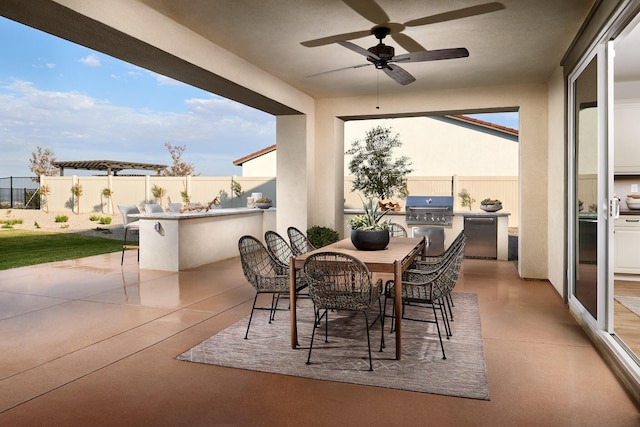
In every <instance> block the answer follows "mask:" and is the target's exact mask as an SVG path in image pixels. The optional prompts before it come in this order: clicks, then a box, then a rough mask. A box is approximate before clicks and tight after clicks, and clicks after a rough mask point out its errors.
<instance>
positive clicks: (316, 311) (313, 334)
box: [307, 306, 320, 365]
mask: <svg viewBox="0 0 640 427" xmlns="http://www.w3.org/2000/svg"><path fill="white" fill-rule="evenodd" d="M313 311H314V312H315V313H316V318H320V310H316V308H315V306H314V307H313ZM318 327H319V325H318V324H317V323H316V322H313V332H311V343H310V344H309V355H308V356H307V365H310V364H311V350H312V349H313V338H314V337H315V336H316V328H318Z"/></svg>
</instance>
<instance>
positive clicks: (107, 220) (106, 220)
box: [100, 216, 111, 224]
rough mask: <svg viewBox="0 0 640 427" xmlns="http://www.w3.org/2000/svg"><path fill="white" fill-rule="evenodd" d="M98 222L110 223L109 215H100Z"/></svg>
mask: <svg viewBox="0 0 640 427" xmlns="http://www.w3.org/2000/svg"><path fill="white" fill-rule="evenodd" d="M100 224H111V217H110V216H103V217H101V218H100Z"/></svg>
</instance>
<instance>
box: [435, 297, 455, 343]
mask: <svg viewBox="0 0 640 427" xmlns="http://www.w3.org/2000/svg"><path fill="white" fill-rule="evenodd" d="M438 305H439V306H440V313H441V314H442V320H443V322H444V331H445V333H446V334H447V339H449V338H450V337H452V336H453V334H452V333H451V324H450V323H449V314H448V313H447V306H446V302H445V301H442V300H440V302H439V303H438Z"/></svg>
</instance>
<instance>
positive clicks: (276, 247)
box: [264, 230, 293, 274]
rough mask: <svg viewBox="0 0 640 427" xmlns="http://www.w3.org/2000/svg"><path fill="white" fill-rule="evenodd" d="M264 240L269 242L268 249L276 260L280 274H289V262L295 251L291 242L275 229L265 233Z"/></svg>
mask: <svg viewBox="0 0 640 427" xmlns="http://www.w3.org/2000/svg"><path fill="white" fill-rule="evenodd" d="M264 241H265V242H266V243H267V250H268V251H269V253H270V254H271V256H272V257H273V259H274V260H275V261H276V270H278V273H279V274H289V263H290V262H291V257H293V252H292V251H291V246H289V243H287V241H286V240H285V239H284V238H283V237H282V236H281V235H279V234H278V233H276V232H275V231H271V230H269V231H267V232H266V233H264Z"/></svg>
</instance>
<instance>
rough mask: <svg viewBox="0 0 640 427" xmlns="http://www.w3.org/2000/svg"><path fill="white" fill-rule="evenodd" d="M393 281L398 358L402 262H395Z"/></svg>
mask: <svg viewBox="0 0 640 427" xmlns="http://www.w3.org/2000/svg"><path fill="white" fill-rule="evenodd" d="M393 281H394V282H395V298H394V303H395V306H396V309H395V316H396V319H395V320H396V360H400V359H401V358H402V262H401V261H396V262H395V263H393Z"/></svg>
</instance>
